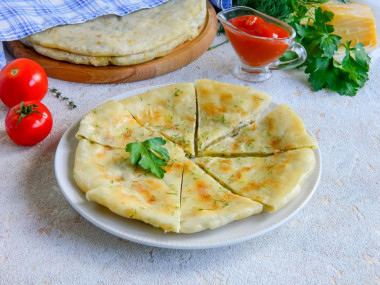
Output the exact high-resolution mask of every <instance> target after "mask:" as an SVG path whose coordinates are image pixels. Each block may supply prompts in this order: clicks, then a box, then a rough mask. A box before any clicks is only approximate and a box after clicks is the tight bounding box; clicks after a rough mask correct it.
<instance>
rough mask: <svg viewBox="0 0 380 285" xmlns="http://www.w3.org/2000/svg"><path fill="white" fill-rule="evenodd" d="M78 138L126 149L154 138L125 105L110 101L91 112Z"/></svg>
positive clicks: (81, 123)
mask: <svg viewBox="0 0 380 285" xmlns="http://www.w3.org/2000/svg"><path fill="white" fill-rule="evenodd" d="M76 136H77V138H78V139H80V138H86V139H88V140H90V141H92V142H96V143H99V144H102V145H106V146H110V147H114V148H122V149H124V148H125V146H126V145H127V144H128V143H131V142H141V141H145V140H147V139H150V138H152V137H154V136H160V135H158V134H153V133H152V132H151V131H149V130H147V129H145V128H143V127H141V125H140V124H139V123H137V122H136V120H135V119H134V118H133V116H132V115H131V114H130V113H129V112H128V110H127V109H125V107H124V105H123V104H121V103H120V102H118V101H115V100H109V101H107V102H105V103H103V104H102V105H100V106H98V107H96V108H95V109H93V110H92V111H91V112H89V113H88V114H87V115H86V116H85V117H84V118H83V119H82V120H81V122H80V125H79V130H78V132H77V134H76Z"/></svg>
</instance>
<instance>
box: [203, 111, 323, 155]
mask: <svg viewBox="0 0 380 285" xmlns="http://www.w3.org/2000/svg"><path fill="white" fill-rule="evenodd" d="M305 147H308V148H316V147H317V146H316V143H315V141H314V139H313V138H312V137H311V136H310V135H309V134H308V133H307V131H306V128H305V125H304V124H303V122H302V120H301V118H300V117H299V116H298V115H297V114H296V113H295V112H294V111H293V110H291V109H290V108H289V107H288V106H287V105H286V104H280V105H278V106H277V107H276V108H275V109H273V110H272V111H271V112H269V113H268V114H267V115H266V116H265V117H264V118H263V119H261V120H260V121H258V122H257V123H256V122H255V123H253V124H251V125H249V126H246V127H244V128H243V129H241V130H240V132H239V133H238V134H237V135H236V136H233V137H227V138H225V139H224V140H222V141H220V142H218V143H216V144H214V145H211V146H210V147H208V148H207V149H206V150H205V151H204V154H205V155H210V156H215V155H220V156H230V155H234V156H238V155H268V154H273V153H275V152H279V151H284V150H291V149H297V148H305Z"/></svg>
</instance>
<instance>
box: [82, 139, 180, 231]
mask: <svg viewBox="0 0 380 285" xmlns="http://www.w3.org/2000/svg"><path fill="white" fill-rule="evenodd" d="M168 150H169V155H170V157H171V160H170V161H169V163H168V166H167V167H165V169H166V171H167V173H166V174H165V176H164V178H163V179H159V178H157V177H155V176H154V175H152V174H150V173H146V172H144V170H143V169H142V168H139V167H137V168H136V167H134V166H133V165H132V164H131V162H130V159H129V153H127V152H126V151H124V150H122V149H116V148H110V147H106V146H102V145H100V144H97V143H91V142H89V141H88V140H86V139H81V140H80V141H79V144H78V147H77V151H76V156H75V164H74V179H75V181H76V183H77V185H78V186H79V188H80V189H81V190H82V191H83V192H85V193H86V197H87V199H88V200H89V201H93V202H96V203H98V204H101V205H103V206H106V207H107V208H108V209H110V210H111V211H112V212H114V213H116V214H118V215H120V216H123V217H127V218H132V219H137V220H141V221H143V222H145V223H148V224H151V225H153V226H155V227H160V228H162V229H163V230H165V231H173V232H179V228H180V190H181V177H182V172H183V162H182V161H183V160H182V158H181V156H178V155H177V153H176V152H175V149H174V150H173V149H171V148H170V147H169V148H168Z"/></svg>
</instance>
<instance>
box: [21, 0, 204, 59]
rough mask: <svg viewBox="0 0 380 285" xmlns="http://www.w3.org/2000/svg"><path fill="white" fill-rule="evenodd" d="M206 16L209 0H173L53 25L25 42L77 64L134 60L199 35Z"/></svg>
mask: <svg viewBox="0 0 380 285" xmlns="http://www.w3.org/2000/svg"><path fill="white" fill-rule="evenodd" d="M205 18H206V1H205V0H169V1H168V2H165V3H164V4H162V5H160V6H157V7H154V8H150V9H143V10H139V11H136V12H133V13H130V14H127V15H125V16H117V15H105V16H101V17H98V18H95V19H93V20H89V21H86V22H84V23H80V24H73V25H63V26H58V27H54V28H50V29H47V30H45V31H42V32H40V33H36V34H33V35H30V36H28V37H26V38H24V39H22V40H21V42H23V43H24V44H25V45H28V46H30V47H32V48H33V49H34V50H35V51H36V52H38V53H40V54H42V55H45V56H47V57H50V58H53V59H57V60H64V61H69V62H72V63H76V64H88V65H95V66H105V65H109V64H114V65H133V64H138V63H141V62H145V61H149V60H151V59H153V58H156V57H161V56H164V55H166V54H168V53H170V52H171V51H172V50H173V49H174V48H175V47H177V46H178V45H180V44H182V43H184V42H185V41H187V40H191V39H193V38H195V37H196V36H197V35H198V33H199V27H200V26H202V24H203V23H204V21H205Z"/></svg>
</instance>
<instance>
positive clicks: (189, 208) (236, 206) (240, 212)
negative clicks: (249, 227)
mask: <svg viewBox="0 0 380 285" xmlns="http://www.w3.org/2000/svg"><path fill="white" fill-rule="evenodd" d="M261 211H262V205H261V204H260V203H256V202H254V201H252V200H250V199H247V198H244V197H240V196H237V195H234V194H232V193H231V192H230V191H228V190H227V189H225V188H224V187H222V186H221V185H220V184H219V183H218V182H216V181H215V180H214V179H213V178H212V177H210V176H209V175H208V174H206V173H205V172H204V171H203V170H202V169H200V168H199V167H198V166H197V165H195V164H194V163H193V162H192V161H190V160H188V159H186V162H185V166H184V172H183V180H182V197H181V229H180V232H181V233H195V232H199V231H203V230H206V229H214V228H217V227H221V226H223V225H226V224H228V223H230V222H232V221H235V220H239V219H243V218H246V217H248V216H251V215H253V214H257V213H260V212H261Z"/></svg>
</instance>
